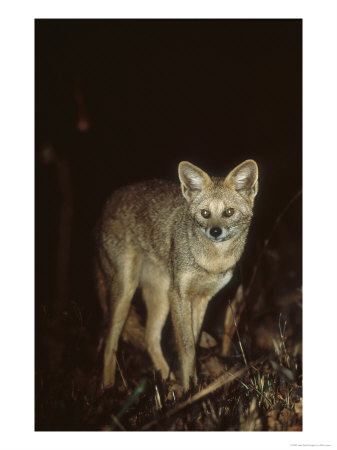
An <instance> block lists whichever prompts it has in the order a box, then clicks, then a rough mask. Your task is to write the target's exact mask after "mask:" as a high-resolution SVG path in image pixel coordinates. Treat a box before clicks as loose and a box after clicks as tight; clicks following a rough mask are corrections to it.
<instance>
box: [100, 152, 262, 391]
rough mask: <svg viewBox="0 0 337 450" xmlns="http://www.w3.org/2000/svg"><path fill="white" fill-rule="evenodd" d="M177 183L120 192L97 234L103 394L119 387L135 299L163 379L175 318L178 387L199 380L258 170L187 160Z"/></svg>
mask: <svg viewBox="0 0 337 450" xmlns="http://www.w3.org/2000/svg"><path fill="white" fill-rule="evenodd" d="M178 177H179V181H180V185H179V184H178V183H175V182H172V181H165V180H159V179H155V180H149V181H143V182H138V183H134V184H130V185H128V186H126V187H122V188H119V189H117V190H116V191H115V192H113V193H112V195H111V196H110V197H109V198H108V199H107V201H106V203H105V205H104V207H103V211H102V214H101V217H100V220H99V222H98V225H97V231H96V262H95V272H96V283H97V291H98V297H99V301H100V304H101V307H102V310H103V315H104V317H105V319H106V322H107V324H108V328H107V335H106V339H105V344H104V355H103V377H102V387H103V389H104V390H105V389H108V388H111V387H113V386H114V385H115V380H116V363H117V359H116V353H117V350H118V343H119V339H120V336H121V333H122V332H123V328H124V327H125V323H126V321H127V318H128V315H129V313H130V307H131V302H132V298H133V296H134V294H135V291H136V289H137V288H140V289H141V292H142V298H143V300H144V303H145V306H146V312H147V317H146V324H145V342H144V344H145V348H146V350H147V352H148V353H149V355H150V357H151V360H152V362H153V366H154V368H155V370H157V371H159V372H160V374H161V376H162V378H163V379H169V378H170V377H172V378H173V379H175V377H174V374H173V372H171V370H170V368H169V365H168V363H167V361H166V359H165V357H164V355H163V352H162V348H161V337H162V330H163V327H164V325H165V322H166V319H167V317H168V315H169V314H170V315H171V318H172V324H173V329H174V337H175V342H176V346H177V350H178V357H179V362H180V369H181V370H180V373H181V382H182V387H183V390H184V391H185V392H186V391H187V390H188V389H189V388H190V387H191V384H192V383H194V385H195V384H196V383H197V373H196V345H197V343H198V338H199V335H200V331H201V327H202V324H203V320H204V316H205V312H206V309H207V306H208V304H209V302H210V300H211V299H212V298H213V297H214V296H215V294H217V293H218V292H219V291H220V290H221V289H223V288H224V287H225V286H226V285H227V284H228V283H229V281H230V280H231V278H232V276H233V272H234V269H235V266H236V265H237V263H238V261H239V260H240V258H241V256H242V253H243V250H244V247H245V243H246V239H247V235H248V231H249V227H250V224H251V220H252V217H253V206H254V199H255V196H256V194H257V191H258V166H257V163H256V162H255V161H254V160H252V159H248V160H246V161H244V162H242V163H241V164H239V165H238V166H236V167H235V168H234V169H233V170H232V171H230V172H229V174H228V175H227V176H226V177H216V176H212V177H211V176H209V175H208V174H207V173H206V172H205V171H203V170H202V169H200V168H199V167H197V166H195V165H194V164H192V163H190V162H188V161H181V162H180V163H179V165H178Z"/></svg>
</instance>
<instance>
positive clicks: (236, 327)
mask: <svg viewBox="0 0 337 450" xmlns="http://www.w3.org/2000/svg"><path fill="white" fill-rule="evenodd" d="M228 303H229V306H230V308H231V311H232V316H233V322H234V326H235V330H236V334H237V336H238V340H239V345H240V349H241V353H242V356H243V360H244V363H245V366H246V367H248V364H247V360H246V355H245V352H244V351H243V347H242V343H241V339H240V334H239V330H238V326H237V324H236V319H235V315H234V311H233V308H232V303H231V301H230V300H228Z"/></svg>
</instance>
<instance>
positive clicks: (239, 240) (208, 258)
mask: <svg viewBox="0 0 337 450" xmlns="http://www.w3.org/2000/svg"><path fill="white" fill-rule="evenodd" d="M247 233H248V229H247V231H245V232H243V233H240V234H239V235H238V236H235V237H233V238H232V239H229V240H228V241H223V242H212V241H211V240H210V239H208V238H207V236H206V235H205V234H204V233H203V232H202V231H201V230H200V228H199V227H198V226H195V227H192V228H191V229H190V230H189V234H190V236H189V237H190V239H191V240H192V241H191V242H193V243H194V245H192V246H191V247H190V251H191V253H192V255H193V257H194V260H195V262H196V263H197V264H198V266H200V267H202V268H203V269H204V270H206V271H207V272H210V273H214V274H223V273H225V272H227V271H228V270H229V269H232V268H234V266H235V265H236V263H237V262H238V261H239V259H240V257H241V255H242V252H243V249H244V245H245V241H246V236H247ZM195 244H197V245H195Z"/></svg>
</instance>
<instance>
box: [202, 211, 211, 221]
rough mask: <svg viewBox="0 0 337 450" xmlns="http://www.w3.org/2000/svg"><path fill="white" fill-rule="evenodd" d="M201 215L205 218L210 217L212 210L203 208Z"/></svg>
mask: <svg viewBox="0 0 337 450" xmlns="http://www.w3.org/2000/svg"><path fill="white" fill-rule="evenodd" d="M201 215H202V217H204V218H205V219H208V218H209V217H211V213H210V211H208V210H207V209H202V210H201Z"/></svg>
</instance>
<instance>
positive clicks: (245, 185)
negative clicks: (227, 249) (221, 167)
mask: <svg viewBox="0 0 337 450" xmlns="http://www.w3.org/2000/svg"><path fill="white" fill-rule="evenodd" d="M178 174H179V179H180V182H181V190H182V193H183V196H184V197H185V199H186V200H187V202H188V205H189V211H190V214H191V216H192V217H193V219H194V221H195V222H196V224H197V226H198V227H199V228H200V230H201V232H202V233H204V234H205V236H206V237H207V238H208V239H210V240H211V241H212V242H223V241H228V240H230V239H232V238H234V237H235V236H236V235H238V234H240V233H242V232H243V231H245V230H248V227H249V225H250V222H251V218H252V215H253V212H252V208H253V205H254V198H255V196H256V194H257V190H258V167H257V164H256V162H255V161H253V160H252V159H248V160H247V161H244V162H243V163H241V164H239V165H238V166H237V167H235V168H234V169H233V170H232V171H231V172H230V173H229V174H228V175H227V177H226V178H221V177H209V176H208V175H207V173H206V172H204V171H203V170H201V169H199V167H196V166H195V165H193V164H191V163H190V162H187V161H182V162H181V163H180V164H179V167H178Z"/></svg>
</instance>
